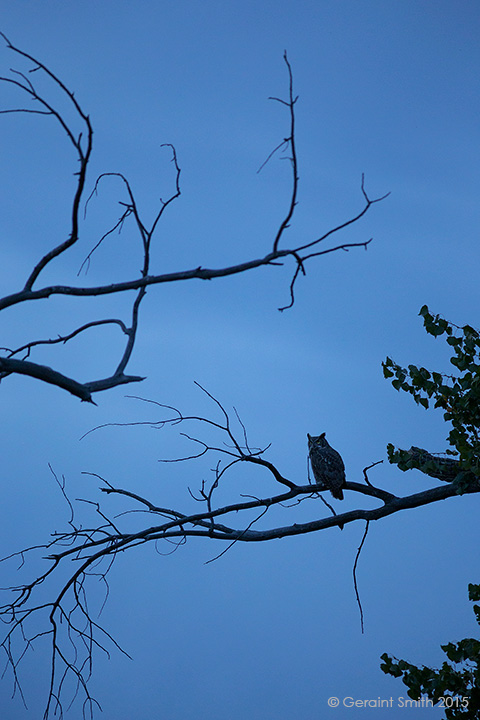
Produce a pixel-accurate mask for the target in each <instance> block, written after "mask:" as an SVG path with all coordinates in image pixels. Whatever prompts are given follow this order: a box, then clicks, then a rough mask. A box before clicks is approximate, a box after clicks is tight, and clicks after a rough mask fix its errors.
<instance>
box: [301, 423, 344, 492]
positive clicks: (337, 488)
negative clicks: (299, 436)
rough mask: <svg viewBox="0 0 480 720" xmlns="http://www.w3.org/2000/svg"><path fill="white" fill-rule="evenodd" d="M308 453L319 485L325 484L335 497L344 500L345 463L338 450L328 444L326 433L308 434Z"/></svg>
mask: <svg viewBox="0 0 480 720" xmlns="http://www.w3.org/2000/svg"><path fill="white" fill-rule="evenodd" d="M307 438H308V455H309V458H310V463H311V466H312V471H313V477H314V478H315V483H316V484H317V485H324V486H325V487H326V488H328V489H329V490H330V492H331V493H332V495H333V497H334V498H336V499H337V500H343V490H342V488H343V487H344V486H345V465H344V464H343V460H342V458H341V456H340V453H338V452H337V451H336V450H334V449H333V448H332V447H330V445H329V444H328V442H327V440H326V437H325V433H322V434H321V435H318V436H312V435H308V434H307Z"/></svg>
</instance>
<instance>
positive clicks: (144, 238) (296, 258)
mask: <svg viewBox="0 0 480 720" xmlns="http://www.w3.org/2000/svg"><path fill="white" fill-rule="evenodd" d="M0 35H1V37H3V39H4V40H5V42H6V45H7V47H8V48H9V49H10V50H11V51H12V52H13V53H14V54H15V55H16V56H17V57H18V58H21V59H23V60H26V61H27V62H28V63H29V65H30V67H29V70H28V73H34V72H38V73H40V74H43V76H44V77H45V78H46V79H48V81H50V82H51V83H52V84H53V86H54V87H56V88H57V90H60V92H61V94H62V95H63V96H64V98H65V99H66V100H67V101H68V103H69V104H70V106H71V107H72V108H73V111H74V115H75V120H74V121H73V122H70V121H68V120H67V118H66V116H65V114H64V113H62V112H61V111H60V110H58V109H57V108H56V107H55V106H54V105H53V104H51V103H50V102H49V100H48V99H47V97H46V96H45V95H44V94H43V93H42V92H40V90H39V89H37V87H36V85H35V83H34V82H32V81H31V79H30V78H29V77H28V75H27V74H26V73H24V72H21V71H18V70H12V71H11V72H12V75H11V76H8V77H7V76H3V77H0V82H4V83H7V84H9V85H10V86H12V87H14V88H15V89H17V90H18V91H19V92H20V93H22V94H23V95H24V96H26V97H28V98H29V99H30V100H32V101H33V102H34V104H35V105H36V106H37V107H34V108H32V109H28V108H23V107H18V108H11V109H4V110H1V111H0V114H9V113H32V114H36V115H45V116H48V117H52V118H53V119H54V120H55V121H56V122H57V123H58V124H59V126H60V128H61V130H62V131H63V132H64V133H65V134H66V136H67V138H68V140H69V142H70V145H71V146H73V149H74V151H75V155H76V160H77V162H78V166H79V167H78V170H77V171H76V172H75V176H76V178H77V180H76V187H75V190H74V193H73V198H72V205H71V222H70V228H69V232H68V236H67V238H66V239H65V240H63V241H62V242H60V243H58V244H57V245H55V246H54V247H53V248H52V249H51V250H49V251H48V252H47V253H45V255H43V257H41V258H40V259H39V260H38V261H37V262H36V264H35V266H34V268H33V270H32V271H31V272H30V274H29V275H28V278H27V280H26V282H25V284H24V286H23V288H22V289H21V290H19V291H17V292H14V293H11V294H9V295H6V296H5V297H3V298H0V311H1V310H6V309H7V308H10V307H14V306H15V305H19V304H24V303H29V302H31V301H37V300H45V299H47V298H49V297H52V296H67V297H77V298H82V297H100V296H103V295H112V294H118V293H125V292H129V291H134V292H135V298H134V300H133V302H132V306H131V317H130V322H129V324H127V323H126V322H125V321H124V320H122V319H119V318H108V319H104V320H96V321H92V322H87V323H85V324H83V325H82V326H80V327H77V328H75V329H73V330H70V331H68V332H64V333H63V334H61V335H59V336H57V337H56V338H54V339H34V340H28V341H27V342H24V343H23V344H22V345H21V346H20V347H18V348H16V349H10V350H6V349H5V348H4V349H3V351H4V355H0V381H1V380H2V379H4V378H7V377H8V376H9V375H12V374H16V373H18V374H23V375H29V376H31V377H34V378H36V379H38V380H41V381H43V382H47V383H50V384H53V385H56V386H57V387H59V388H61V389H63V390H67V391H68V392H70V393H71V394H73V395H75V396H76V397H78V398H80V399H81V400H83V401H85V402H93V400H92V394H94V393H97V392H100V391H103V390H106V389H109V388H113V387H116V386H118V385H121V384H125V383H132V382H140V381H141V380H143V379H144V378H143V377H140V376H138V375H128V374H126V372H125V371H126V368H127V365H128V363H129V361H130V358H131V356H132V353H133V350H134V346H135V340H136V336H137V332H138V326H139V315H140V306H141V303H142V301H143V299H144V297H145V293H146V289H147V288H148V287H149V286H150V285H159V284H163V283H170V282H181V281H185V280H213V279H215V278H219V277H227V276H230V275H237V274H239V273H244V272H249V271H250V270H253V269H255V268H262V267H273V266H277V265H282V264H283V261H284V260H288V259H289V258H292V260H293V262H294V267H295V269H294V272H293V276H292V280H291V283H290V302H289V303H288V305H286V306H284V307H281V308H279V309H280V310H282V311H283V310H286V309H287V308H290V307H292V306H293V304H294V300H295V298H294V287H295V284H296V281H297V278H298V276H299V274H300V272H301V273H302V274H305V264H306V262H307V261H310V260H312V259H313V258H317V257H320V256H321V255H325V254H328V253H331V252H337V251H338V250H348V249H350V248H354V247H364V248H367V246H368V244H369V243H370V242H371V240H370V239H369V240H365V241H361V242H342V243H340V244H337V245H335V246H334V247H328V248H325V249H322V250H318V249H316V250H315V251H314V252H311V249H312V248H318V246H319V245H320V244H321V243H323V242H324V241H325V240H327V239H328V238H329V237H331V236H332V235H336V234H337V233H339V232H340V231H342V230H344V229H345V228H347V227H348V226H350V225H352V224H353V223H356V222H357V221H359V220H360V218H362V217H363V216H364V215H365V213H366V212H367V211H368V210H369V209H370V207H371V206H372V205H373V204H374V203H377V202H379V201H380V200H383V199H384V198H385V197H387V196H386V195H384V196H383V197H379V198H375V199H371V198H369V197H368V195H367V193H366V191H365V186H364V178H363V176H362V182H361V191H362V195H363V198H364V206H363V208H362V210H361V211H360V212H358V213H357V214H355V215H354V216H353V217H352V218H351V219H349V220H347V221H346V222H343V223H340V224H339V225H337V226H336V227H334V228H332V229H331V230H328V231H327V232H325V233H323V234H321V235H320V236H319V237H317V238H315V239H312V240H308V241H306V242H303V243H301V244H299V245H297V246H295V247H290V248H289V247H282V246H281V245H282V244H283V240H284V236H285V233H286V230H287V229H288V228H289V227H290V224H291V221H292V219H293V216H294V212H295V207H296V205H297V196H298V183H299V175H298V158H297V151H296V136H295V104H296V102H297V100H298V96H295V95H294V91H293V74H292V68H291V65H290V63H289V60H288V58H287V55H286V53H285V54H284V61H285V64H286V67H287V72H288V79H289V85H288V99H287V100H283V99H281V98H272V99H273V100H275V101H277V102H279V103H280V104H282V105H284V106H285V107H286V108H287V109H288V112H289V134H288V137H286V138H284V140H282V142H281V143H280V144H279V145H278V147H277V148H276V149H275V150H274V151H273V153H271V154H270V155H269V157H268V158H267V160H266V161H265V162H268V160H269V159H270V158H271V156H272V155H273V154H274V153H275V152H276V150H278V149H279V148H280V147H283V148H285V149H286V150H287V152H288V157H289V159H290V165H291V169H292V176H291V192H290V198H289V201H288V204H287V209H286V212H285V216H284V217H283V219H282V220H281V222H280V224H279V227H278V229H277V231H276V233H275V235H274V238H273V240H272V241H271V245H270V249H269V250H268V251H267V252H266V253H265V252H262V253H260V255H259V257H257V258H254V259H249V260H246V261H244V262H241V263H238V264H235V265H230V266H227V267H222V268H205V267H203V266H199V267H195V268H191V269H186V270H178V271H176V272H171V273H165V274H158V273H155V272H154V271H153V270H152V269H151V267H150V257H151V246H152V243H153V241H154V235H155V232H156V230H157V227H158V225H159V223H160V220H161V219H162V216H163V214H164V212H165V211H166V209H167V208H168V207H169V205H170V204H171V203H173V202H174V201H175V200H177V199H178V198H179V197H180V194H181V188H180V174H181V170H180V166H179V164H178V160H177V153H176V150H175V148H174V147H173V145H171V144H168V143H164V144H163V145H162V146H161V147H166V148H168V149H169V151H170V152H171V161H172V163H173V167H174V178H175V179H174V189H173V192H172V193H171V194H170V196H169V197H168V199H167V200H162V199H160V201H159V208H158V211H157V214H156V216H155V218H154V220H153V222H151V223H150V225H148V224H147V223H146V222H145V221H144V220H143V218H142V215H141V213H140V210H139V206H138V203H137V201H136V198H135V196H134V192H133V189H132V187H131V185H130V183H129V181H128V179H127V178H126V177H125V176H124V175H122V174H121V173H112V172H104V173H102V174H101V175H100V176H99V177H98V178H97V180H96V181H95V183H94V186H93V189H92V191H91V193H90V195H89V197H88V199H87V200H86V202H85V211H86V210H87V207H88V204H89V202H90V201H91V199H92V198H93V197H94V196H96V195H97V194H98V190H99V187H100V185H101V184H102V183H103V182H105V181H108V180H111V179H117V180H120V182H121V184H122V186H123V190H124V193H125V199H121V200H120V201H119V204H120V207H121V214H120V217H119V218H118V220H117V221H116V222H115V223H114V225H113V226H112V227H111V228H110V229H108V230H107V231H106V232H104V233H103V234H101V236H100V238H99V240H98V241H97V242H96V243H95V244H94V247H93V248H92V249H91V250H90V251H88V252H87V253H86V257H85V260H84V263H83V264H82V268H83V267H85V266H86V267H87V268H88V266H89V264H90V262H91V260H92V257H93V255H94V253H95V251H96V250H97V249H98V247H99V246H100V245H101V244H102V243H103V242H104V240H106V238H108V237H109V235H111V234H112V233H113V232H114V231H116V230H118V231H121V230H122V228H123V226H124V225H125V223H127V222H130V221H133V223H134V226H135V229H136V232H137V233H138V235H139V238H140V244H141V248H142V254H143V263H142V269H141V272H140V276H139V277H134V278H132V279H130V280H126V281H122V282H114V283H110V284H107V285H96V286H81V285H79V286H77V285H70V284H64V283H58V284H53V285H46V286H41V285H40V276H41V274H42V272H43V271H44V270H45V268H46V267H47V266H49V265H50V264H51V263H52V261H53V260H55V259H56V258H58V257H59V256H61V255H63V254H64V253H66V252H67V251H68V250H69V249H70V248H71V247H73V246H74V245H76V244H77V243H78V242H79V240H80V225H81V220H82V218H81V217H80V208H81V205H82V203H83V197H84V192H85V187H86V180H87V171H88V166H89V161H90V159H91V153H92V147H93V144H92V141H93V129H92V125H91V122H90V118H89V116H88V114H86V113H85V111H84V110H83V109H82V107H81V105H80V103H79V102H78V100H77V99H76V98H75V96H74V93H73V92H72V91H71V90H69V89H68V87H67V86H66V85H65V84H64V83H63V82H62V81H61V80H60V79H59V77H58V76H57V75H56V74H55V73H53V72H52V71H51V70H50V69H49V68H48V67H46V65H44V64H43V63H42V62H40V61H39V60H37V59H36V58H34V57H33V56H31V55H29V54H28V53H26V52H24V51H23V50H21V49H19V48H18V47H16V46H14V45H13V44H12V43H11V42H10V41H9V40H8V38H7V37H6V36H5V35H3V34H2V33H0ZM77 124H78V125H79V127H80V128H81V129H80V130H78V129H77V127H76V125H77ZM264 164H265V163H264ZM262 167H263V166H262ZM309 251H310V252H309ZM82 268H80V270H82ZM39 285H40V286H39ZM107 324H117V325H118V326H119V327H120V328H121V330H122V332H123V333H124V335H125V336H126V342H125V347H124V349H123V352H122V353H121V356H120V358H119V360H118V361H117V366H116V369H115V370H113V372H112V374H111V375H110V376H109V377H107V378H104V379H95V380H92V381H89V382H80V381H78V380H75V379H73V378H71V377H67V376H65V375H64V374H62V373H59V372H57V371H56V370H54V369H53V368H50V367H48V366H46V365H40V364H38V363H35V362H32V361H31V360H27V359H26V358H27V357H28V356H29V355H30V353H31V352H32V351H33V350H34V348H36V347H38V346H39V345H53V344H56V343H60V342H61V343H66V342H69V341H70V340H72V339H73V338H75V337H77V336H79V335H80V334H82V333H84V332H85V331H87V330H88V329H90V328H92V327H94V326H97V327H98V326H99V325H107ZM21 353H26V355H25V356H24V357H23V358H18V357H14V356H16V355H20V354H21Z"/></svg>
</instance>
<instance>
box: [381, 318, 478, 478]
mask: <svg viewBox="0 0 480 720" xmlns="http://www.w3.org/2000/svg"><path fill="white" fill-rule="evenodd" d="M419 315H420V316H421V317H422V318H423V323H424V327H425V330H426V331H427V333H428V334H429V335H432V336H433V337H439V336H440V335H446V341H447V344H448V345H449V346H450V347H451V348H452V351H453V353H452V356H451V357H450V363H451V364H452V365H453V366H454V367H455V368H456V369H457V371H458V372H457V373H456V374H454V375H446V374H444V373H440V372H435V371H432V372H431V371H430V370H427V369H426V368H424V367H417V366H416V365H408V367H407V368H404V367H402V366H401V365H398V364H397V363H396V362H394V361H393V360H392V359H391V358H389V357H387V358H386V360H385V362H383V363H382V367H383V374H384V377H385V378H393V379H392V385H393V387H394V388H395V389H396V390H399V391H400V390H403V391H404V392H407V393H409V394H410V395H411V396H412V397H413V399H414V400H415V402H416V403H417V405H422V406H423V407H424V408H429V407H430V406H433V407H434V408H440V409H442V410H443V411H444V413H443V417H444V419H445V421H446V422H448V423H450V424H451V430H450V432H449V434H448V438H447V439H448V443H449V445H450V446H451V448H452V449H449V450H447V453H448V454H450V455H454V456H456V457H457V458H458V461H459V464H460V466H461V468H462V469H463V470H464V471H466V472H467V473H468V474H470V473H473V474H474V475H476V476H477V477H480V460H479V458H480V438H479V428H480V333H479V332H478V331H477V330H475V328H473V327H471V326H470V325H464V326H463V327H458V326H456V325H454V324H453V323H450V322H448V321H447V320H445V319H444V318H442V317H440V315H432V314H431V313H430V311H429V309H428V307H427V306H426V305H424V306H423V307H422V308H421V310H420V313H419ZM388 452H389V460H390V462H393V463H395V464H397V465H398V466H399V468H400V469H401V470H406V469H410V468H412V467H418V465H417V464H415V461H414V460H412V459H411V458H410V459H407V458H406V457H404V456H403V455H402V453H403V452H405V451H394V449H393V447H392V446H390V447H389V451H388ZM409 461H410V464H409V465H408V466H406V465H405V463H406V462H407V463H408V462H409ZM412 462H413V464H412ZM427 474H428V473H427ZM459 480H460V482H461V479H459Z"/></svg>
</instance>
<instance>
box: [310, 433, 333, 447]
mask: <svg viewBox="0 0 480 720" xmlns="http://www.w3.org/2000/svg"><path fill="white" fill-rule="evenodd" d="M307 438H308V447H309V448H311V447H326V446H327V445H328V443H327V438H326V437H325V433H324V432H323V433H322V434H321V435H309V434H308V433H307Z"/></svg>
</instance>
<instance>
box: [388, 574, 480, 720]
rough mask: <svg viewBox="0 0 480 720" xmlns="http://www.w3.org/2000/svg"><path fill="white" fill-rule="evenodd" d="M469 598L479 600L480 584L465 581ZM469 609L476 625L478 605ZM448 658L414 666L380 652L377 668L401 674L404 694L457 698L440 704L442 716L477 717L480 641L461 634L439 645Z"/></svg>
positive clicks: (434, 698) (479, 706)
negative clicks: (432, 665)
mask: <svg viewBox="0 0 480 720" xmlns="http://www.w3.org/2000/svg"><path fill="white" fill-rule="evenodd" d="M468 596H469V600H472V601H479V600H480V585H474V584H469V586H468ZM473 611H474V613H475V617H476V620H477V623H478V624H479V625H480V605H474V606H473ZM441 648H442V650H443V652H444V653H445V654H446V656H447V659H448V661H449V662H447V661H444V662H443V664H442V667H441V668H439V669H434V668H429V667H425V666H421V667H417V666H416V665H412V664H411V663H409V662H406V661H405V660H397V659H396V658H392V657H390V656H389V655H388V654H387V653H384V654H383V655H382V656H381V659H382V660H383V662H382V663H381V665H380V669H381V670H383V672H384V673H385V674H386V675H392V676H393V677H396V678H400V677H401V678H402V682H403V683H404V685H406V686H407V687H408V691H407V694H408V695H409V697H411V698H412V699H413V700H420V698H421V696H422V695H427V697H428V698H429V699H430V700H432V701H433V702H434V703H438V701H439V700H440V699H441V698H444V699H445V698H448V697H451V698H458V699H459V700H460V699H461V700H462V702H461V703H453V704H452V706H451V707H448V703H447V702H446V701H444V702H445V704H444V709H445V718H446V719H447V720H451V719H454V718H462V720H463V719H464V720H466V719H467V718H471V719H472V720H478V719H479V718H480V641H479V640H477V639H475V638H465V639H463V640H460V641H459V642H458V643H451V642H450V643H447V645H441Z"/></svg>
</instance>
